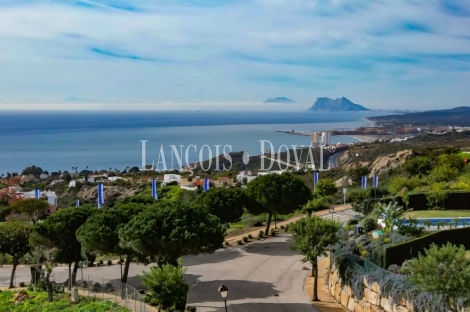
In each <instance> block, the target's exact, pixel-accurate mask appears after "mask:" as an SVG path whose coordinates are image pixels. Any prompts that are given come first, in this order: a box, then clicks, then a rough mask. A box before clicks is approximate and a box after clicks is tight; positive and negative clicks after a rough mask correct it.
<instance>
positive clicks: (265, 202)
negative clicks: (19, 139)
mask: <svg viewBox="0 0 470 312" xmlns="http://www.w3.org/2000/svg"><path fill="white" fill-rule="evenodd" d="M246 192H247V196H248V202H247V209H248V210H249V211H250V212H251V213H253V214H254V215H260V214H263V213H267V214H268V222H267V224H266V230H265V234H266V235H268V233H269V227H270V225H271V220H272V216H273V215H280V214H288V213H291V212H293V211H295V210H297V209H301V208H302V206H303V205H305V204H306V203H307V202H308V201H309V200H310V199H311V198H312V192H311V190H310V188H308V186H307V185H305V183H304V182H303V181H302V180H301V179H300V178H298V177H296V176H294V175H292V174H289V173H283V174H267V175H264V176H260V177H257V178H256V179H254V180H253V181H251V182H250V183H249V184H248V188H247V190H246Z"/></svg>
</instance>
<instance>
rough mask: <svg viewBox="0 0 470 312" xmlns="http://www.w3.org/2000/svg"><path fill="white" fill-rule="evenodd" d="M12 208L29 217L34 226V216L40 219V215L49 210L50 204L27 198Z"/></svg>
mask: <svg viewBox="0 0 470 312" xmlns="http://www.w3.org/2000/svg"><path fill="white" fill-rule="evenodd" d="M11 207H12V208H13V209H15V210H16V211H18V212H20V213H22V214H24V215H27V216H29V217H30V218H31V221H32V222H33V225H34V224H36V220H35V219H34V216H36V218H38V216H39V214H40V213H45V212H46V210H47V209H48V208H49V203H48V202H47V201H45V200H42V199H36V198H26V199H22V200H18V201H16V202H14V203H13V204H11Z"/></svg>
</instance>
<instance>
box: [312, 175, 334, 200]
mask: <svg viewBox="0 0 470 312" xmlns="http://www.w3.org/2000/svg"><path fill="white" fill-rule="evenodd" d="M337 192H338V187H337V186H336V184H335V183H334V182H333V181H332V180H331V179H321V180H320V181H318V183H317V185H316V187H315V194H316V195H318V196H320V197H327V196H330V195H335V194H336V193H337Z"/></svg>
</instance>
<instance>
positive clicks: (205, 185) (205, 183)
mask: <svg viewBox="0 0 470 312" xmlns="http://www.w3.org/2000/svg"><path fill="white" fill-rule="evenodd" d="M210 182H211V180H210V179H208V178H205V179H204V186H203V190H204V192H207V191H208V190H209V188H210V187H211V185H210Z"/></svg>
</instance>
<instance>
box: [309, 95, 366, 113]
mask: <svg viewBox="0 0 470 312" xmlns="http://www.w3.org/2000/svg"><path fill="white" fill-rule="evenodd" d="M308 110H309V111H328V112H349V111H368V110H369V109H368V108H365V107H364V106H361V105H358V104H354V103H353V102H351V101H350V100H348V99H347V98H345V97H342V98H340V99H336V100H333V99H330V98H327V97H322V98H318V99H317V100H316V101H315V103H313V106H312V107H310V108H309V109H308Z"/></svg>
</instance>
